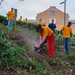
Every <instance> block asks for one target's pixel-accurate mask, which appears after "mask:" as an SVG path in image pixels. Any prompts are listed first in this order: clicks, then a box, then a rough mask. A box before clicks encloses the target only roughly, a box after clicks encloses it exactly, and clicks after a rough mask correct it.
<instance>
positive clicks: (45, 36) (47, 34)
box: [35, 25, 54, 56]
mask: <svg viewBox="0 0 75 75" xmlns="http://www.w3.org/2000/svg"><path fill="white" fill-rule="evenodd" d="M36 31H37V32H39V34H40V39H39V41H38V43H37V44H36V46H35V47H36V48H38V49H40V47H41V45H42V43H43V42H44V41H45V40H46V41H47V47H48V56H54V32H53V31H52V30H51V29H50V28H49V27H47V26H41V25H37V27H36Z"/></svg>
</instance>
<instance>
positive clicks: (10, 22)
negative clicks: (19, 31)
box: [7, 20, 14, 30]
mask: <svg viewBox="0 0 75 75" xmlns="http://www.w3.org/2000/svg"><path fill="white" fill-rule="evenodd" d="M13 22H14V20H8V26H7V27H8V29H9V30H12V25H13Z"/></svg>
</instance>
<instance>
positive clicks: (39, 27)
mask: <svg viewBox="0 0 75 75" xmlns="http://www.w3.org/2000/svg"><path fill="white" fill-rule="evenodd" d="M35 29H36V31H37V32H39V29H41V25H40V24H38V25H37V26H36V27H35Z"/></svg>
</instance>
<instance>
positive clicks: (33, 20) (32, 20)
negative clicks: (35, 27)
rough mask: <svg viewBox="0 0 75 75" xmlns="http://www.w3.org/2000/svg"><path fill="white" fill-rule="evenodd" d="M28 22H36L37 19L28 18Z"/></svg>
mask: <svg viewBox="0 0 75 75" xmlns="http://www.w3.org/2000/svg"><path fill="white" fill-rule="evenodd" d="M28 22H34V23H36V22H37V21H36V20H35V19H30V20H28Z"/></svg>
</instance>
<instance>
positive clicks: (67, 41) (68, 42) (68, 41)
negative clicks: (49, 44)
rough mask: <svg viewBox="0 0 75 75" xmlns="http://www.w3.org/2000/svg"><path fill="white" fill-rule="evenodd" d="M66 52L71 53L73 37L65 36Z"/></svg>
mask: <svg viewBox="0 0 75 75" xmlns="http://www.w3.org/2000/svg"><path fill="white" fill-rule="evenodd" d="M63 41H64V46H65V50H66V54H69V53H70V43H71V38H63Z"/></svg>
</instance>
